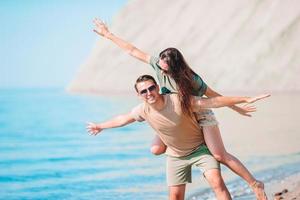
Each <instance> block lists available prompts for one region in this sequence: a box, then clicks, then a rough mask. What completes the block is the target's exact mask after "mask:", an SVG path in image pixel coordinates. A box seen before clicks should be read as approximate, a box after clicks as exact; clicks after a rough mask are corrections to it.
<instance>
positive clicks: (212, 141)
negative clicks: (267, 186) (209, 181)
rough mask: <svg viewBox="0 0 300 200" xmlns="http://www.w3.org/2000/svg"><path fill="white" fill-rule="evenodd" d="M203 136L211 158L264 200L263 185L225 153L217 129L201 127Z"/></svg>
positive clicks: (234, 158)
mask: <svg viewBox="0 0 300 200" xmlns="http://www.w3.org/2000/svg"><path fill="white" fill-rule="evenodd" d="M203 134H204V139H205V143H206V145H207V147H208V149H209V150H210V152H211V153H212V154H213V156H214V157H215V158H216V159H217V160H218V161H219V162H221V163H222V164H224V165H226V166H227V167H228V168H230V169H231V170H232V171H233V172H234V173H236V174H237V175H239V176H240V177H242V178H243V179H244V180H245V181H246V182H247V183H248V184H249V185H250V186H251V188H252V189H253V191H254V193H255V195H256V198H257V199H259V200H266V199H267V197H266V195H265V192H264V186H263V183H262V182H260V181H257V180H256V179H255V178H254V177H253V176H252V174H251V173H250V172H249V171H248V170H247V168H246V167H245V166H244V165H243V164H242V163H241V162H240V161H239V160H238V159H237V158H236V157H234V156H233V155H231V154H229V153H227V152H226V150H225V147H224V144H223V141H222V137H221V134H220V130H219V127H218V126H203ZM254 186H255V187H254Z"/></svg>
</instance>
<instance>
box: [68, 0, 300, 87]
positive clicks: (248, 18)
mask: <svg viewBox="0 0 300 200" xmlns="http://www.w3.org/2000/svg"><path fill="white" fill-rule="evenodd" d="M109 28H110V30H111V31H112V32H113V33H114V34H115V35H117V36H120V37H121V38H123V39H125V40H127V41H129V42H131V43H132V44H134V45H135V46H137V47H138V48H140V49H142V50H144V51H145V52H147V53H149V54H152V55H158V53H159V52H160V51H161V50H163V49H165V48H167V47H176V48H178V49H179V50H180V51H181V52H182V53H183V55H184V56H185V58H186V60H187V61H188V63H189V64H190V66H191V67H192V68H193V69H194V70H195V71H196V72H197V73H199V74H200V76H201V77H203V79H204V80H205V81H206V82H207V84H208V85H209V86H211V87H212V88H214V89H215V90H217V91H246V92H247V91H278V92H281V91H300V81H298V77H300V37H299V36H300V1H299V0H189V1H184V0H172V1H169V0H132V1H129V2H128V4H127V5H126V6H125V7H124V8H123V9H122V10H121V11H120V13H119V14H118V16H116V17H115V18H114V21H113V23H112V24H111V25H110V26H109ZM91 29H92V25H91ZM87 31H90V30H87ZM146 73H152V70H151V68H150V66H148V65H146V64H144V63H142V62H140V61H138V60H135V59H134V58H132V57H130V56H129V55H128V54H126V53H124V51H122V50H121V49H119V48H118V47H117V46H116V45H114V44H113V43H112V42H110V41H107V40H106V39H104V38H101V37H99V40H98V42H97V44H96V46H95V48H94V49H93V50H92V53H91V55H90V57H89V58H87V60H86V61H85V63H84V64H83V65H82V66H81V68H80V70H79V72H78V74H77V76H76V77H75V78H74V80H73V81H72V82H71V83H70V85H69V87H68V90H70V91H74V92H114V93H115V92H122V91H124V92H126V91H132V90H133V83H134V81H135V80H136V78H137V77H138V75H141V74H146Z"/></svg>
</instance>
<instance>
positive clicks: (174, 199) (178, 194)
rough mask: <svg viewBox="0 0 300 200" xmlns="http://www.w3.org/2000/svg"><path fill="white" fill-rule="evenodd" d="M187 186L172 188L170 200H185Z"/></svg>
mask: <svg viewBox="0 0 300 200" xmlns="http://www.w3.org/2000/svg"><path fill="white" fill-rule="evenodd" d="M184 193H185V185H179V186H175V187H171V188H170V193H169V200H184Z"/></svg>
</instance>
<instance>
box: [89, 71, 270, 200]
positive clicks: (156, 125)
mask: <svg viewBox="0 0 300 200" xmlns="http://www.w3.org/2000/svg"><path fill="white" fill-rule="evenodd" d="M135 89H136V92H137V93H138V96H139V97H140V98H141V99H142V100H143V103H142V104H140V105H138V106H137V107H135V108H134V109H133V110H132V111H131V112H130V113H127V114H124V115H120V116H118V117H116V118H114V119H112V120H109V121H106V122H103V123H99V124H95V123H89V124H88V126H87V129H88V132H90V133H91V134H93V135H97V134H98V133H99V132H101V131H102V130H103V129H107V128H114V127H120V126H124V125H127V124H130V123H133V122H135V121H147V122H148V123H149V124H150V126H151V127H152V128H153V129H154V130H155V131H156V132H157V134H158V136H159V137H160V138H161V140H162V141H163V142H164V144H166V146H167V150H166V154H167V183H168V186H169V199H171V200H183V199H184V195H185V186H186V183H189V182H191V166H192V165H195V166H197V167H199V168H200V169H201V170H202V172H203V174H204V176H205V178H206V179H207V181H208V182H209V184H210V185H211V187H212V189H213V190H214V192H215V194H216V197H217V199H222V200H228V199H231V197H230V194H229V192H228V190H227V188H226V186H225V184H224V181H223V179H222V177H221V173H220V167H219V163H218V162H217V161H216V160H215V158H214V157H213V156H212V155H211V154H210V152H209V150H208V148H207V147H206V146H205V144H204V138H203V134H202V131H201V129H200V127H199V125H198V124H197V121H196V120H195V119H194V117H193V115H192V114H190V115H188V114H184V113H183V112H182V110H181V106H180V101H179V99H178V96H177V94H168V95H161V94H159V87H158V85H157V83H156V81H155V80H154V78H153V77H152V76H149V75H143V76H140V77H139V78H138V79H137V81H136V84H135ZM268 96H269V95H262V96H258V97H254V98H250V97H215V98H210V99H203V98H201V97H194V98H193V99H192V102H191V103H192V107H193V110H192V112H197V111H199V110H200V109H204V108H218V107H223V106H231V105H235V104H238V103H253V102H255V101H257V100H260V99H263V98H266V97H268Z"/></svg>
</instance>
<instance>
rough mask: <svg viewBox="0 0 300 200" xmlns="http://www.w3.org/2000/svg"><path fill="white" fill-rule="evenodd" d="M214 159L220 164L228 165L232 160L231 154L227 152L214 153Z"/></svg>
mask: <svg viewBox="0 0 300 200" xmlns="http://www.w3.org/2000/svg"><path fill="white" fill-rule="evenodd" d="M213 156H214V158H215V159H216V160H217V161H219V162H220V163H226V162H227V161H228V159H229V158H230V156H229V154H228V153H227V152H226V151H225V152H219V153H213Z"/></svg>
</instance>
